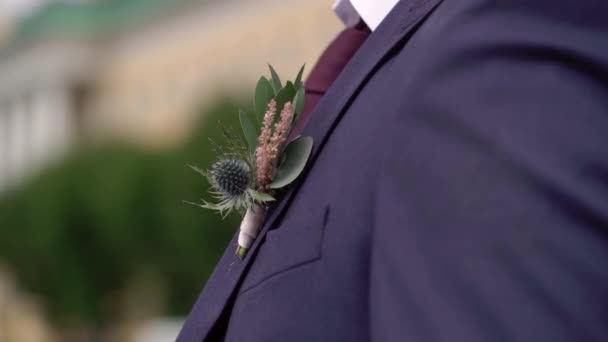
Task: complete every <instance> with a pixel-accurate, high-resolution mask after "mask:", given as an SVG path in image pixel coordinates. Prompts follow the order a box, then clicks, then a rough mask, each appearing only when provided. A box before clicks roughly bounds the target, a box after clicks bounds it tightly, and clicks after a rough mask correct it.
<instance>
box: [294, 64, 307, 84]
mask: <svg viewBox="0 0 608 342" xmlns="http://www.w3.org/2000/svg"><path fill="white" fill-rule="evenodd" d="M305 66H306V64H304V65H302V67H301V68H300V71H298V76H296V80H295V82H293V85H294V86H295V87H296V90H299V89H300V88H302V87H303V86H304V84H303V83H302V74H304V67H305Z"/></svg>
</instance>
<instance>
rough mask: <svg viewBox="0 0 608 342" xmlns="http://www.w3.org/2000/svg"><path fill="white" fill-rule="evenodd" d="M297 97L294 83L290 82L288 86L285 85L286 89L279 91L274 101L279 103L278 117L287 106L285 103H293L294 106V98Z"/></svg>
mask: <svg viewBox="0 0 608 342" xmlns="http://www.w3.org/2000/svg"><path fill="white" fill-rule="evenodd" d="M295 95H296V88H294V86H293V83H291V82H289V81H288V82H287V84H286V85H285V87H283V88H282V89H281V90H280V91H279V93H278V94H277V96H275V98H274V100H275V101H276V102H277V114H276V117H278V116H279V115H280V112H281V110H282V109H283V106H284V105H285V103H287V102H290V101H291V102H292V104H293V98H294V96H295ZM276 117H275V118H276Z"/></svg>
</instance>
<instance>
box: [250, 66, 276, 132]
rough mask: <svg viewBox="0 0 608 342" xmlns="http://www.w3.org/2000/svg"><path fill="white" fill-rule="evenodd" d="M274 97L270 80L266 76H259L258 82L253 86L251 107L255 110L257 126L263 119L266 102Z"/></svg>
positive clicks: (266, 106)
mask: <svg viewBox="0 0 608 342" xmlns="http://www.w3.org/2000/svg"><path fill="white" fill-rule="evenodd" d="M273 97H274V91H273V90H272V86H271V85H270V82H269V81H268V80H267V79H266V77H264V76H262V77H260V80H259V81H258V84H257V85H256V87H255V98H254V103H253V108H254V110H255V117H256V119H257V123H258V127H259V126H261V124H262V121H263V120H264V114H265V113H266V109H267V108H268V102H270V100H271V99H272V98H273Z"/></svg>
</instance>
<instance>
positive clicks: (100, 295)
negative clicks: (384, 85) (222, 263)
mask: <svg viewBox="0 0 608 342" xmlns="http://www.w3.org/2000/svg"><path fill="white" fill-rule="evenodd" d="M236 108H237V107H236V106H235V105H234V104H233V103H231V102H230V101H223V102H221V103H220V104H219V105H216V106H214V107H213V108H212V109H211V110H210V111H209V112H208V113H206V114H205V115H204V116H202V117H203V118H205V120H203V122H202V123H201V128H200V129H198V130H197V133H196V134H195V136H194V138H193V139H192V140H191V141H190V142H189V143H188V144H186V145H185V146H183V147H180V148H178V149H176V150H171V151H165V152H162V153H150V152H146V151H143V150H140V149H138V148H136V147H133V146H126V145H121V144H110V145H105V146H97V147H93V148H91V147H89V148H87V149H83V150H81V151H77V152H75V154H74V155H73V156H72V157H71V158H69V159H68V160H66V161H64V162H62V163H60V164H59V165H57V166H56V167H54V168H52V169H51V170H48V171H47V172H45V173H44V174H43V175H41V176H40V177H39V178H37V179H36V180H34V181H32V182H31V183H30V184H28V185H26V186H25V187H24V188H21V189H19V190H18V191H16V192H14V193H11V194H8V195H7V196H5V197H4V198H3V200H2V201H1V202H0V259H5V260H6V261H7V262H8V264H9V265H10V266H12V268H13V270H14V271H15V273H16V274H17V277H18V279H19V281H20V284H21V285H22V286H24V287H25V288H27V289H28V290H30V291H32V292H34V293H36V294H39V295H40V296H41V297H42V298H43V299H44V301H45V303H46V305H47V307H48V309H49V313H50V314H51V317H53V318H54V319H55V321H56V323H59V325H63V324H68V323H69V324H72V323H92V324H94V325H97V324H98V323H101V324H103V323H104V322H108V321H109V320H111V318H113V317H115V316H114V315H116V314H117V312H118V311H119V310H120V309H121V305H122V304H121V303H120V297H121V295H122V294H123V292H124V291H125V290H126V289H127V288H128V286H129V283H130V282H132V281H133V280H134V279H140V280H141V276H142V275H143V279H144V283H145V281H147V280H150V279H151V280H155V279H156V280H160V285H161V287H162V288H163V289H164V293H165V295H166V304H167V305H166V309H167V311H168V313H169V314H180V315H184V314H186V313H187V312H188V310H189V309H190V307H191V305H192V304H193V303H194V301H195V299H196V296H197V295H198V293H199V291H200V290H201V289H202V287H203V285H204V282H205V281H206V279H207V277H208V276H209V275H210V273H211V271H212V269H213V267H214V265H215V263H216V262H217V260H218V258H219V256H220V255H221V253H222V252H223V250H224V249H225V247H226V244H227V242H228V240H229V239H230V237H231V236H232V234H233V233H234V229H235V227H237V221H236V218H235V217H231V218H228V219H226V220H221V218H220V217H219V216H218V215H217V214H214V213H212V212H211V211H206V210H202V209H199V208H197V207H194V206H190V205H187V204H184V203H183V202H182V200H189V201H197V200H198V199H199V198H200V197H202V196H204V194H205V193H206V189H207V184H206V180H205V179H203V177H201V176H200V175H198V174H196V173H194V172H193V171H192V170H190V169H189V168H188V167H187V166H186V164H187V163H192V164H196V165H201V166H207V165H208V164H209V163H211V162H212V160H213V158H214V155H213V154H212V152H211V151H210V146H209V145H210V144H209V141H208V139H209V138H211V139H214V141H217V142H222V138H221V137H220V135H221V133H220V132H219V131H218V129H217V128H218V126H217V125H215V124H212V125H207V122H211V123H215V122H217V121H219V120H221V121H222V123H224V124H226V125H228V126H232V127H238V126H237V125H238V117H237V115H236V113H237V110H236ZM138 277H140V278H138ZM151 286H152V285H151ZM149 299H150V300H156V298H149Z"/></svg>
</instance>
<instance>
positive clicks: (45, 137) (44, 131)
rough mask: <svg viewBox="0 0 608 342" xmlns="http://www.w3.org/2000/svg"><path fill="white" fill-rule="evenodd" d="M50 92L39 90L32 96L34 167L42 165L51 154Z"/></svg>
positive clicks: (32, 154)
mask: <svg viewBox="0 0 608 342" xmlns="http://www.w3.org/2000/svg"><path fill="white" fill-rule="evenodd" d="M52 105H53V101H52V94H51V93H49V92H48V91H40V92H38V93H37V94H35V95H34V96H33V97H32V113H31V146H30V148H31V157H32V164H33V165H34V166H35V167H36V168H40V167H42V166H43V165H44V164H45V162H47V161H48V160H49V159H50V158H51V157H52V154H51V153H50V150H52V149H53V141H52V134H53V128H54V127H53V126H54V125H55V122H54V119H53V117H52V115H53V113H52Z"/></svg>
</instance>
